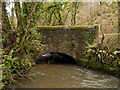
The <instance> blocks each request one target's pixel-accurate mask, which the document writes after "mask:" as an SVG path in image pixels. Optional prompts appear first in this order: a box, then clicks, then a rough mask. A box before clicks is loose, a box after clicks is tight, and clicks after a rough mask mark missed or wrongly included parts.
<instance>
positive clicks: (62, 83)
mask: <svg viewBox="0 0 120 90" xmlns="http://www.w3.org/2000/svg"><path fill="white" fill-rule="evenodd" d="M27 76H28V77H29V78H22V79H19V80H17V82H15V83H13V84H12V85H11V86H10V87H11V88H118V78H116V77H114V76H111V75H109V74H105V73H102V72H98V71H93V70H90V69H85V68H82V67H80V66H77V65H65V64H44V65H41V64H39V65H35V66H33V67H32V69H31V70H30V71H29V72H28V73H27Z"/></svg>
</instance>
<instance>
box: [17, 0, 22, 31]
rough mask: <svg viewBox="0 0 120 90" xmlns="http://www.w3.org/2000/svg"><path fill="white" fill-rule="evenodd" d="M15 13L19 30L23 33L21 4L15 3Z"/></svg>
mask: <svg viewBox="0 0 120 90" xmlns="http://www.w3.org/2000/svg"><path fill="white" fill-rule="evenodd" d="M15 13H16V17H17V28H18V29H19V31H22V29H23V28H22V18H21V10H20V2H15Z"/></svg>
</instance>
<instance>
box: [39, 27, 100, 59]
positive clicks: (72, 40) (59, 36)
mask: <svg viewBox="0 0 120 90" xmlns="http://www.w3.org/2000/svg"><path fill="white" fill-rule="evenodd" d="M37 30H38V32H39V33H40V35H41V43H42V44H43V47H42V49H41V51H40V55H42V54H45V53H49V52H61V53H65V54H67V55H70V56H72V57H73V58H75V59H77V57H78V55H80V54H82V53H84V51H85V49H86V48H85V46H86V43H85V42H86V41H87V42H89V43H93V41H94V39H95V38H96V37H97V36H98V26H90V27H88V26H70V27H66V26H38V27H37Z"/></svg>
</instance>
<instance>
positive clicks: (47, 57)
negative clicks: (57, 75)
mask: <svg viewBox="0 0 120 90" xmlns="http://www.w3.org/2000/svg"><path fill="white" fill-rule="evenodd" d="M35 62H36V64H40V63H46V64H51V63H55V64H77V62H76V60H75V59H74V58H73V57H72V56H70V55H67V54H65V53H61V52H50V53H46V54H43V55H41V56H39V58H38V59H37V60H36V61H35Z"/></svg>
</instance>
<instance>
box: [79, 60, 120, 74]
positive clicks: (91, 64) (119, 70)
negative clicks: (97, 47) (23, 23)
mask: <svg viewBox="0 0 120 90" xmlns="http://www.w3.org/2000/svg"><path fill="white" fill-rule="evenodd" d="M78 64H79V65H80V66H82V67H85V68H91V69H94V70H101V71H104V72H107V73H110V74H115V75H120V67H111V66H109V65H107V64H101V63H100V62H98V61H95V60H91V61H88V60H87V59H86V58H79V61H78Z"/></svg>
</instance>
